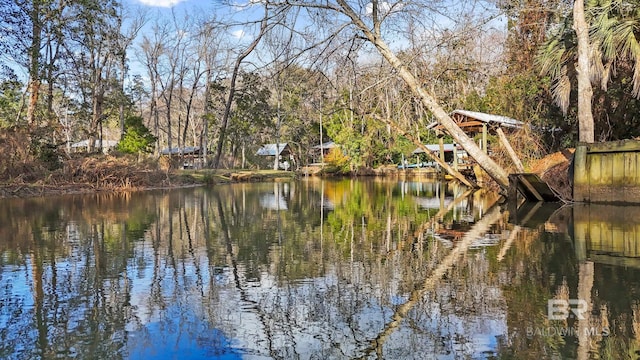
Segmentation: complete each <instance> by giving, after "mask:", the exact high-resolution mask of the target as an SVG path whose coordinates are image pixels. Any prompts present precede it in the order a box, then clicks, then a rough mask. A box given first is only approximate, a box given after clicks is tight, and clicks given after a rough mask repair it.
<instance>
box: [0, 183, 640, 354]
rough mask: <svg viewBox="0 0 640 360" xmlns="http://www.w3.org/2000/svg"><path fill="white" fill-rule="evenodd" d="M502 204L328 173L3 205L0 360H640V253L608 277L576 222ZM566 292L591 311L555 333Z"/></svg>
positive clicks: (609, 266)
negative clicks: (534, 221)
mask: <svg viewBox="0 0 640 360" xmlns="http://www.w3.org/2000/svg"><path fill="white" fill-rule="evenodd" d="M496 201H497V197H496V196H495V195H492V194H489V193H478V192H475V193H474V192H472V191H465V189H463V188H460V187H457V186H455V185H453V184H445V183H438V182H429V181H422V182H420V181H416V182H398V181H390V180H368V181H357V180H336V181H326V180H320V179H309V180H305V181H299V182H286V183H270V184H234V185H218V186H216V187H215V188H196V189H185V190H174V191H155V192H145V193H132V194H100V195H93V196H68V197H59V198H55V197H51V198H32V199H22V200H20V199H9V200H3V201H0V211H1V212H2V213H3V214H6V216H4V217H2V218H0V251H1V252H2V257H0V259H1V260H0V261H1V263H0V266H1V268H0V291H2V293H1V294H0V340H1V342H0V357H1V358H16V359H31V358H47V359H48V358H60V357H62V358H67V357H76V358H110V359H111V358H149V357H153V358H189V359H197V358H228V359H234V358H245V357H249V358H275V359H290V358H303V359H327V358H366V359H370V358H385V359H401V358H411V359H413V358H443V359H448V358H451V359H454V358H489V357H497V358H533V357H538V358H558V357H579V358H586V357H589V356H594V355H595V354H599V355H600V356H602V357H605V358H606V357H610V358H622V357H630V356H632V355H634V352H635V351H636V349H638V348H639V347H638V340H636V339H638V338H639V336H638V329H640V325H638V324H640V320H639V319H640V316H639V315H638V313H640V312H639V311H638V308H640V307H639V306H638V293H639V291H638V290H639V289H640V288H639V287H638V282H639V280H638V279H640V277H639V276H638V275H640V274H638V270H636V269H637V267H634V266H630V265H629V264H632V262H633V260H632V259H633V258H634V256H635V253H633V254H631V253H629V251H628V250H624V251H626V252H625V253H624V254H622V255H620V254H619V253H620V251H618V250H616V249H617V248H616V249H613V250H611V249H609V248H607V249H609V250H607V251H610V252H612V253H613V254H612V255H616V254H617V255H618V257H617V258H616V259H619V258H620V256H624V257H625V259H631V260H625V261H626V262H625V263H624V266H620V264H619V263H611V261H609V260H607V259H609V258H603V256H604V255H603V251H604V250H603V249H605V247H606V246H605V245H606V241H607V240H606V239H605V240H603V242H602V243H598V244H595V243H593V241H594V240H593V239H595V238H594V236H593V235H591V236H590V237H589V239H591V240H589V241H591V242H587V243H584V238H585V237H584V236H582V235H579V234H578V233H575V235H574V232H573V226H574V222H573V220H571V219H570V218H566V219H565V220H566V221H565V220H563V223H564V227H565V228H570V229H569V230H571V231H569V230H567V231H565V232H560V233H552V232H546V231H544V226H537V227H531V226H529V225H526V224H509V223H508V221H507V217H508V214H507V213H506V212H505V211H504V209H501V208H500V206H499V205H497V204H496ZM576 211H578V210H576ZM606 212H608V213H610V212H611V209H607V210H606ZM627 212H628V211H627ZM576 214H578V215H576V219H580V216H579V213H576ZM580 221H582V220H576V225H575V229H578V230H580V229H582V228H581V227H580V226H579V224H580V223H581V222H580ZM627 222H628V221H627ZM589 223H590V224H593V223H594V220H593V219H590V220H589ZM606 224H609V225H606ZM612 224H613V225H612ZM615 224H616V222H615V221H614V220H612V219H608V220H606V221H605V225H603V227H602V229H605V228H606V226H610V227H612V228H617V226H618V225H615ZM556 228H557V227H556ZM607 229H608V228H607ZM580 231H582V230H580ZM599 231H600V230H599ZM612 231H613V230H612ZM616 231H617V230H616ZM621 231H622V234H623V235H621V236H623V237H624V239H626V240H625V241H626V244H630V245H633V244H634V241H635V237H634V238H633V239H632V235H631V234H635V233H634V232H633V231H630V230H628V229H623V230H621ZM634 231H635V230H634ZM582 233H584V231H582ZM582 233H580V234H582ZM600 233H604V230H601V231H600ZM634 236H635V235H634ZM612 238H615V236H613V237H612ZM603 244H605V245H603ZM610 247H611V246H610ZM616 251H618V252H616ZM621 251H622V252H624V251H623V250H621ZM607 261H609V262H607ZM616 261H619V260H616ZM589 264H590V265H589ZM562 294H564V295H562ZM559 296H560V297H562V296H564V297H565V298H574V297H578V296H581V297H584V298H587V299H588V300H589V304H590V306H591V310H592V311H590V316H589V317H588V318H587V319H586V320H584V321H582V322H579V321H576V319H567V320H566V321H561V322H557V321H556V322H554V321H550V320H549V319H548V318H547V316H546V315H547V300H548V299H551V298H554V297H555V298H558V297H559ZM605 325H606V326H609V327H611V333H610V334H608V336H602V334H590V336H589V337H588V338H585V337H584V336H583V337H579V336H564V337H563V336H559V335H557V334H552V333H549V331H548V330H549V329H556V328H569V327H572V328H573V327H575V328H576V329H577V328H581V329H582V328H587V329H588V328H590V327H591V328H593V327H594V326H600V327H602V326H605ZM540 330H541V331H540ZM544 330H547V332H546V333H545V332H544ZM536 331H538V332H536Z"/></svg>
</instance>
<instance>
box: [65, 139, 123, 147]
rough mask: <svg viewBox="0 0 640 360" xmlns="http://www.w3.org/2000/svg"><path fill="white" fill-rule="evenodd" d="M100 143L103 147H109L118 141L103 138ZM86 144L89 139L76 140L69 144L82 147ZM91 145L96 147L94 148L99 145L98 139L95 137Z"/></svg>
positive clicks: (87, 144)
mask: <svg viewBox="0 0 640 360" xmlns="http://www.w3.org/2000/svg"><path fill="white" fill-rule="evenodd" d="M102 144H103V147H107V148H110V147H114V146H116V145H118V142H117V141H116V140H103V141H102ZM87 146H89V140H82V141H78V142H77V143H74V144H71V147H72V148H82V147H87ZM93 147H96V148H99V147H100V139H96V140H95V141H94V143H93Z"/></svg>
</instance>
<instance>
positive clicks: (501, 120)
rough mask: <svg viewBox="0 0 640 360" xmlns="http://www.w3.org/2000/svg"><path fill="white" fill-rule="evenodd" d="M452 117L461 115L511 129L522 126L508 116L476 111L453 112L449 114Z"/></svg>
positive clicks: (519, 122) (520, 122)
mask: <svg viewBox="0 0 640 360" xmlns="http://www.w3.org/2000/svg"><path fill="white" fill-rule="evenodd" d="M453 115H462V116H466V117H470V118H473V119H476V120H479V121H482V122H485V123H498V124H500V126H505V127H512V128H521V127H522V126H523V125H524V123H523V122H522V121H518V120H516V119H512V118H510V117H508V116H502V115H494V114H485V113H481V112H477V111H469V110H454V111H453V112H452V113H451V116H453Z"/></svg>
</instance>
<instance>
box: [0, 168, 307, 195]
mask: <svg viewBox="0 0 640 360" xmlns="http://www.w3.org/2000/svg"><path fill="white" fill-rule="evenodd" d="M160 172H161V173H162V175H163V177H164V178H163V180H162V181H160V182H157V183H152V184H148V185H141V186H115V185H113V183H109V184H107V185H105V186H96V185H95V184H89V183H81V182H78V183H73V182H71V183H62V184H47V183H43V182H42V180H40V181H37V182H34V183H14V184H12V183H8V184H0V199H15V198H32V197H44V196H62V195H82V194H95V193H124V192H133V191H135V192H137V191H150V190H170V189H185V188H191V187H199V186H206V185H215V184H227V183H242V182H260V181H265V182H266V181H278V179H283V178H286V179H295V178H297V176H298V174H297V173H295V172H284V171H273V170H239V171H232V170H211V169H205V170H177V171H174V172H171V173H169V174H167V173H165V172H164V171H160ZM160 172H159V173H160ZM126 180H127V179H119V181H116V182H117V183H121V184H127V181H126Z"/></svg>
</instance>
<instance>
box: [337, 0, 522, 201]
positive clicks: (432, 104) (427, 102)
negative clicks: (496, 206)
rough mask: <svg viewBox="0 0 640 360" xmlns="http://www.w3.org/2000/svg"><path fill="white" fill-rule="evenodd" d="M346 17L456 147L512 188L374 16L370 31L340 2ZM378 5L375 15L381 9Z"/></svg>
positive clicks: (498, 167)
mask: <svg viewBox="0 0 640 360" xmlns="http://www.w3.org/2000/svg"><path fill="white" fill-rule="evenodd" d="M337 1H338V4H339V5H340V7H341V8H342V10H343V11H344V13H345V14H346V15H347V16H349V18H351V20H352V21H353V23H354V24H355V25H356V27H358V28H359V29H360V30H361V31H362V32H363V34H364V36H365V37H366V38H367V40H369V41H370V42H371V43H372V44H373V45H374V46H375V47H376V49H377V50H378V52H380V54H381V55H382V56H383V57H384V58H385V59H386V60H387V61H388V62H389V64H390V65H391V66H392V67H393V68H394V69H395V70H396V71H397V72H398V75H399V76H400V78H401V79H402V80H404V82H405V83H406V84H407V86H408V87H409V89H410V90H411V91H412V92H413V94H414V95H416V97H417V98H418V99H420V101H421V102H422V104H423V105H424V106H425V107H426V108H427V109H429V110H430V111H431V113H432V114H433V115H434V116H435V118H436V119H437V120H438V122H439V123H440V124H441V125H442V126H443V127H444V128H445V129H446V130H447V132H448V133H449V135H451V137H453V139H454V140H455V142H456V143H458V144H460V146H462V147H463V148H464V149H465V150H466V151H467V153H468V154H469V156H471V157H472V158H473V159H475V160H476V162H478V164H479V165H480V166H481V167H482V169H483V170H484V171H486V172H487V174H489V176H491V178H493V180H495V182H496V183H498V185H500V187H501V188H502V189H507V188H508V187H509V178H508V175H507V172H506V171H505V170H504V169H503V168H502V167H500V165H498V164H497V163H496V162H495V161H493V159H491V158H490V157H489V155H487V154H485V153H484V152H483V151H482V150H480V148H479V147H478V145H476V143H475V142H474V141H473V140H472V139H471V138H470V137H469V136H468V135H467V134H466V133H465V132H464V131H462V129H460V127H458V125H456V123H455V122H454V121H453V119H451V117H450V116H449V114H447V113H446V112H445V111H444V109H443V108H442V107H441V106H440V105H439V104H438V103H437V102H436V100H435V99H434V98H433V97H432V96H431V95H430V94H428V93H427V92H426V91H425V90H424V89H423V88H422V87H421V86H420V84H419V82H418V80H417V79H416V78H415V76H413V74H412V73H411V72H410V71H409V70H408V69H407V68H406V67H405V66H404V65H403V64H402V62H401V61H400V59H398V57H397V56H396V55H395V54H394V53H393V51H391V49H390V48H389V46H388V45H387V44H386V43H385V42H384V41H383V40H382V38H381V36H380V22H379V20H376V16H375V13H374V29H373V31H372V30H370V29H369V28H368V27H367V25H366V24H365V23H364V22H363V21H362V20H361V19H360V18H359V16H358V15H357V13H356V12H355V11H354V10H353V9H352V8H351V7H350V6H349V5H348V4H347V3H346V0H337ZM375 5H376V4H374V11H375V10H376V8H377V6H375Z"/></svg>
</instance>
